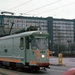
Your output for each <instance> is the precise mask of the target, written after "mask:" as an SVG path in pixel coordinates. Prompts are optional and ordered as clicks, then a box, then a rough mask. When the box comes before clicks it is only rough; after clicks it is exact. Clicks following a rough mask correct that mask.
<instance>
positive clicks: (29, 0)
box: [7, 0, 32, 11]
mask: <svg viewBox="0 0 75 75" xmlns="http://www.w3.org/2000/svg"><path fill="white" fill-rule="evenodd" d="M31 1H32V0H28V1H27V2H24V3H22V4H20V5H17V6H15V7H13V8H11V9H8V10H7V11H10V10H12V9H15V8H18V7H20V6H22V5H24V4H27V3H29V2H31Z"/></svg>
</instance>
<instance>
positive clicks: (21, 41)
mask: <svg viewBox="0 0 75 75" xmlns="http://www.w3.org/2000/svg"><path fill="white" fill-rule="evenodd" d="M20 48H21V50H23V48H24V39H23V37H22V38H20Z"/></svg>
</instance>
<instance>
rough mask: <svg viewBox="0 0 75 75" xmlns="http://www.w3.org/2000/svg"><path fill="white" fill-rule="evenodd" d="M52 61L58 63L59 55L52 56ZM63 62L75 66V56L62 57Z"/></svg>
mask: <svg viewBox="0 0 75 75" xmlns="http://www.w3.org/2000/svg"><path fill="white" fill-rule="evenodd" d="M50 63H51V64H54V65H57V64H58V57H52V56H51V57H50ZM62 64H64V65H65V66H73V67H75V58H62Z"/></svg>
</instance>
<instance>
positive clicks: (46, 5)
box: [25, 0, 61, 13]
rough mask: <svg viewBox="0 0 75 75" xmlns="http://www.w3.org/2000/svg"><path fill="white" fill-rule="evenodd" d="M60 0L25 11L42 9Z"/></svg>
mask: <svg viewBox="0 0 75 75" xmlns="http://www.w3.org/2000/svg"><path fill="white" fill-rule="evenodd" d="M59 1H61V0H57V1H55V2H52V3H49V4H46V5H44V6H41V7H38V8H36V9H33V10H30V11H28V12H25V13H29V12H33V11H36V10H39V9H42V8H44V7H47V6H49V5H52V4H55V3H57V2H59Z"/></svg>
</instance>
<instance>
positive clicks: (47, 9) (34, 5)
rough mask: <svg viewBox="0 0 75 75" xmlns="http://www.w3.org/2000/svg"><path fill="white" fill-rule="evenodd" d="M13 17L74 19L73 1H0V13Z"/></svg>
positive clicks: (74, 8)
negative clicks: (5, 12)
mask: <svg viewBox="0 0 75 75" xmlns="http://www.w3.org/2000/svg"><path fill="white" fill-rule="evenodd" d="M2 11H7V12H13V13H15V15H23V16H35V17H53V18H63V19H75V0H0V12H2Z"/></svg>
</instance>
